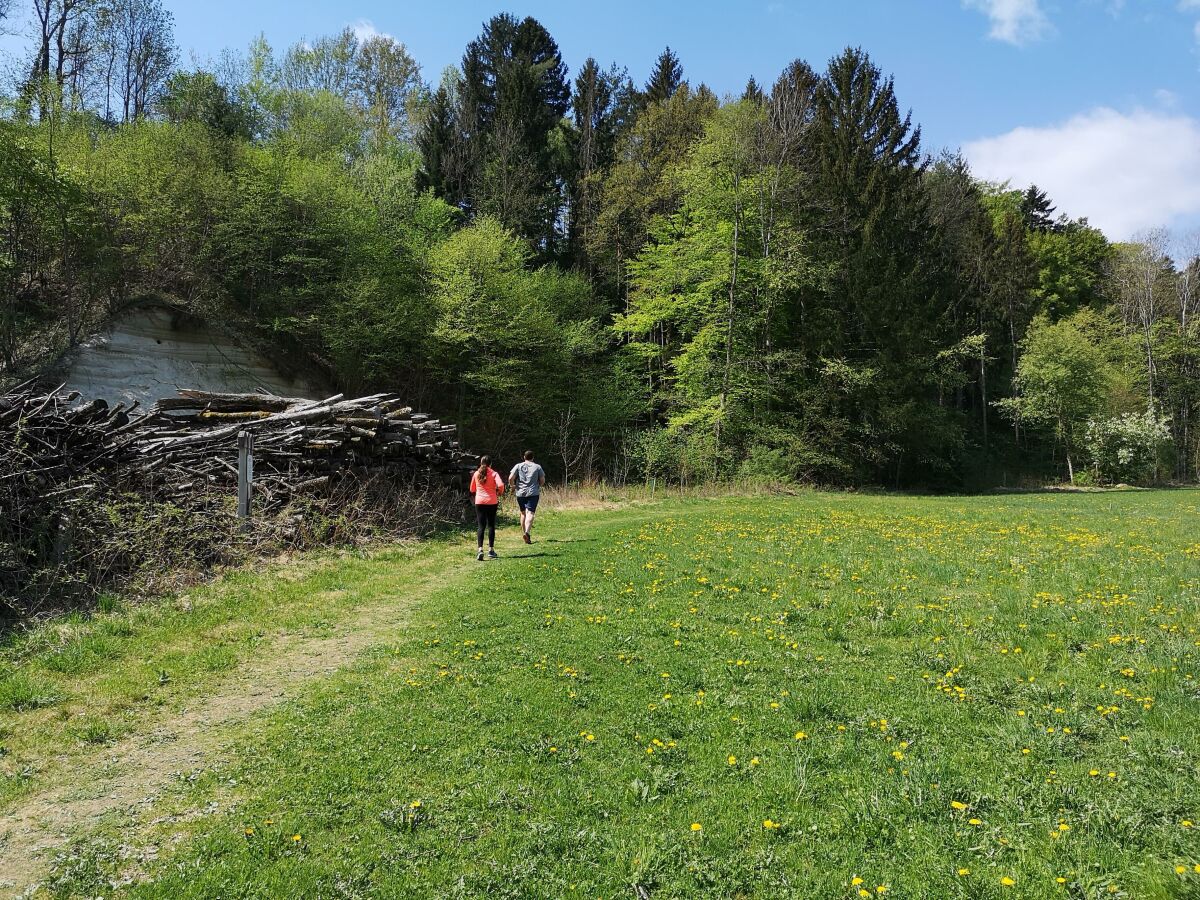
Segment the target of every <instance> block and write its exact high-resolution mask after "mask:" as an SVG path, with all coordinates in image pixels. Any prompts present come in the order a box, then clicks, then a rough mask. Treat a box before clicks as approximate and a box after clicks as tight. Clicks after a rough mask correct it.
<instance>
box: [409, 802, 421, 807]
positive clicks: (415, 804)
mask: <svg viewBox="0 0 1200 900" xmlns="http://www.w3.org/2000/svg"><path fill="white" fill-rule="evenodd" d="M408 808H409V809H420V808H421V801H420V800H414V801H413V802H412V803H410V804H408Z"/></svg>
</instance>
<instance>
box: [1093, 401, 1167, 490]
mask: <svg viewBox="0 0 1200 900" xmlns="http://www.w3.org/2000/svg"><path fill="white" fill-rule="evenodd" d="M1169 422H1170V420H1169V419H1168V418H1166V417H1165V416H1160V415H1159V414H1158V412H1157V411H1155V409H1154V408H1153V407H1151V408H1149V409H1147V410H1146V411H1145V412H1144V413H1125V414H1124V415H1120V416H1112V417H1111V418H1107V419H1092V420H1091V421H1089V422H1088V426H1087V436H1086V438H1085V446H1086V448H1087V452H1088V456H1089V457H1090V458H1091V462H1092V467H1093V469H1094V471H1095V472H1096V474H1097V476H1098V477H1099V478H1100V479H1101V480H1103V481H1108V482H1112V483H1115V482H1128V483H1130V484H1145V483H1146V482H1149V481H1153V480H1154V478H1155V476H1156V475H1157V474H1158V465H1159V459H1160V457H1161V455H1162V453H1163V451H1164V449H1165V448H1166V447H1167V446H1168V445H1169V444H1170V441H1171V431H1170V428H1169Z"/></svg>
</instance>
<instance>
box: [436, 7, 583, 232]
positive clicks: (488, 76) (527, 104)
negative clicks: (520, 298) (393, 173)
mask: <svg viewBox="0 0 1200 900" xmlns="http://www.w3.org/2000/svg"><path fill="white" fill-rule="evenodd" d="M462 69H463V86H462V92H461V99H460V108H459V122H460V127H461V129H462V135H463V140H464V142H465V144H466V147H465V149H464V158H465V160H466V162H465V165H466V166H467V167H468V168H469V172H470V174H469V178H468V181H469V184H470V199H469V202H468V203H467V206H468V207H469V208H470V210H471V211H473V212H486V213H490V214H492V215H495V216H496V217H497V218H499V219H500V221H502V222H503V223H504V224H505V225H507V226H508V227H510V228H513V229H514V230H516V231H517V232H518V233H519V234H521V235H522V236H524V237H526V238H528V239H529V240H531V241H533V242H534V243H535V244H538V245H541V246H542V247H543V248H545V247H548V245H549V244H550V243H551V242H552V239H553V234H554V230H555V226H556V223H557V221H558V213H559V203H560V198H559V197H558V196H557V194H556V192H555V186H556V184H557V183H558V182H559V179H560V178H561V177H562V175H563V174H564V173H563V172H561V171H560V168H561V165H560V161H559V160H557V159H556V158H555V155H554V142H553V141H552V140H551V134H552V132H553V131H554V130H555V129H557V128H558V127H559V123H560V121H561V120H562V118H563V116H564V115H565V114H566V112H567V108H568V105H569V102H570V97H571V92H570V88H569V87H568V85H567V81H566V73H567V69H566V65H565V64H564V63H563V61H562V54H561V53H560V52H559V49H558V45H557V44H556V43H555V42H554V39H553V38H552V37H551V36H550V33H549V32H548V31H546V29H545V28H543V27H542V25H541V24H540V23H539V22H538V21H537V20H536V19H533V18H526V19H523V20H520V21H518V20H517V19H516V18H515V17H513V16H510V15H508V14H501V15H498V16H495V17H493V18H492V19H491V20H490V21H489V22H487V23H486V24H485V25H484V29H483V33H482V34H481V35H480V36H479V37H478V38H476V39H475V40H473V41H471V43H470V44H468V45H467V50H466V53H465V54H464V55H463V66H462Z"/></svg>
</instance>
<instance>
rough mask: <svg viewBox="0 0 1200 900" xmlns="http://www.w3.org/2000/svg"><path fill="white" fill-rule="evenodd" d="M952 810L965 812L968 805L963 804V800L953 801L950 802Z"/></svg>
mask: <svg viewBox="0 0 1200 900" xmlns="http://www.w3.org/2000/svg"><path fill="white" fill-rule="evenodd" d="M950 808H951V809H957V810H960V811H961V810H964V809H966V808H967V804H965V803H963V802H962V801H961V800H951V801H950Z"/></svg>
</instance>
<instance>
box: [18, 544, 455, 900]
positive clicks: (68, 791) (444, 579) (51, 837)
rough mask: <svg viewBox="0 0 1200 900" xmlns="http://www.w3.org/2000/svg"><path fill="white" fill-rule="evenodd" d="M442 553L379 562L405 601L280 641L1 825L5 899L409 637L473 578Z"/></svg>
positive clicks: (26, 891) (23, 804)
mask: <svg viewBox="0 0 1200 900" xmlns="http://www.w3.org/2000/svg"><path fill="white" fill-rule="evenodd" d="M451 556H452V551H443V550H436V551H433V552H431V553H430V554H429V555H427V556H425V557H423V558H419V559H411V560H401V561H395V562H390V561H380V566H381V574H383V572H390V571H394V573H395V575H396V577H397V587H398V588H399V589H400V590H401V591H402V592H403V597H402V599H391V600H388V601H387V602H378V603H373V604H371V605H369V606H364V607H359V608H356V609H354V610H353V611H352V612H351V613H349V614H348V615H347V617H346V618H344V619H342V620H340V621H339V622H338V626H337V633H336V634H334V635H332V636H327V637H320V638H297V637H296V636H295V635H289V634H280V635H277V636H276V637H275V639H274V640H273V641H272V643H271V645H270V646H268V647H264V648H262V652H259V653H256V654H255V655H254V656H253V657H252V658H251V659H248V660H247V661H245V662H244V663H243V664H242V665H241V666H239V667H238V669H237V670H236V671H235V672H234V673H233V674H231V675H230V676H229V677H228V678H226V679H224V680H222V681H220V682H219V683H217V684H216V685H215V686H214V687H213V689H211V690H209V691H207V692H206V693H205V694H204V695H203V696H201V697H196V698H194V699H193V700H192V701H190V703H189V705H188V707H187V708H186V709H184V710H183V711H182V712H174V713H171V714H167V715H163V716H161V717H159V718H154V717H153V714H148V715H150V716H151V717H150V718H149V719H148V720H147V722H146V724H145V727H143V728H141V729H139V731H138V733H136V734H134V735H131V736H129V737H127V738H124V739H122V740H120V741H118V742H116V743H114V744H110V745H108V746H106V747H103V748H102V749H99V750H97V751H96V752H95V753H94V754H90V755H88V756H86V757H84V758H83V759H81V760H80V761H79V765H78V766H77V767H76V769H75V770H74V773H73V777H72V776H71V775H67V776H65V777H63V778H61V779H59V781H58V783H57V784H55V785H54V786H51V787H48V788H45V789H43V790H41V791H38V792H36V793H34V794H32V795H30V796H28V797H24V798H22V799H21V800H19V801H18V802H17V805H16V806H15V808H13V809H11V810H9V811H8V812H7V813H6V814H3V815H0V895H3V896H11V897H21V896H30V895H31V894H33V892H34V891H36V890H37V886H38V884H39V882H41V881H42V880H43V879H45V878H46V876H47V875H48V874H49V873H50V869H51V866H52V864H53V862H54V859H53V857H54V855H55V851H57V850H59V849H60V848H63V847H64V846H65V845H66V843H67V841H68V840H69V839H70V838H71V837H72V836H77V835H80V834H86V833H87V832H88V831H90V830H91V829H92V828H94V827H96V826H97V825H99V824H100V823H101V822H102V821H103V820H109V819H111V817H113V816H114V815H115V816H117V817H118V818H120V819H122V820H125V819H127V820H128V821H129V822H130V824H131V825H133V824H136V823H137V821H138V820H139V819H140V818H142V817H143V816H144V814H145V813H146V811H147V810H148V809H150V808H151V807H153V806H154V804H155V803H156V801H157V800H158V798H159V797H160V796H161V795H162V794H163V792H164V790H165V789H166V788H167V787H168V786H169V785H170V784H171V783H172V781H174V780H175V778H176V776H177V775H178V774H179V773H182V772H188V771H194V770H196V769H199V768H201V767H204V766H205V765H206V764H209V763H211V762H212V761H214V760H216V759H219V758H220V757H221V751H222V750H223V748H224V747H225V746H226V745H227V744H228V743H229V742H230V741H231V740H232V739H233V737H234V736H235V734H236V732H237V730H238V728H239V727H241V726H243V725H245V724H246V723H248V722H249V721H250V720H251V719H252V718H253V717H255V716H256V715H258V714H261V713H263V712H264V711H267V710H269V709H270V708H272V707H274V706H275V705H277V704H279V703H280V702H282V701H284V700H287V699H290V698H292V697H294V696H296V695H298V694H299V693H300V692H301V691H303V690H304V688H305V687H306V686H307V685H308V684H310V683H311V682H312V681H313V680H315V679H318V678H321V677H324V676H327V675H329V674H331V673H332V672H335V671H336V670H338V669H340V668H342V667H343V666H346V665H348V664H350V663H353V662H354V661H355V660H356V659H357V658H358V657H359V656H360V655H361V654H362V652H363V651H364V650H367V649H368V648H370V647H373V646H376V645H378V644H381V643H384V642H386V641H387V640H389V638H391V637H392V636H393V635H395V634H396V633H397V632H398V631H399V630H400V629H402V628H404V627H405V626H406V625H407V624H408V623H409V621H410V620H411V616H412V613H413V611H414V610H415V609H416V607H417V605H418V604H419V602H420V601H421V600H423V599H424V598H426V597H427V596H429V595H430V594H432V593H433V592H434V591H436V590H440V589H444V588H446V587H448V586H452V585H453V584H454V583H455V582H457V581H461V580H462V579H463V578H465V577H467V574H468V573H469V572H471V571H472V568H471V567H470V566H463V565H462V564H461V563H462V552H461V550H460V549H458V548H455V551H453V561H454V564H453V565H451V564H450V561H451Z"/></svg>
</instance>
